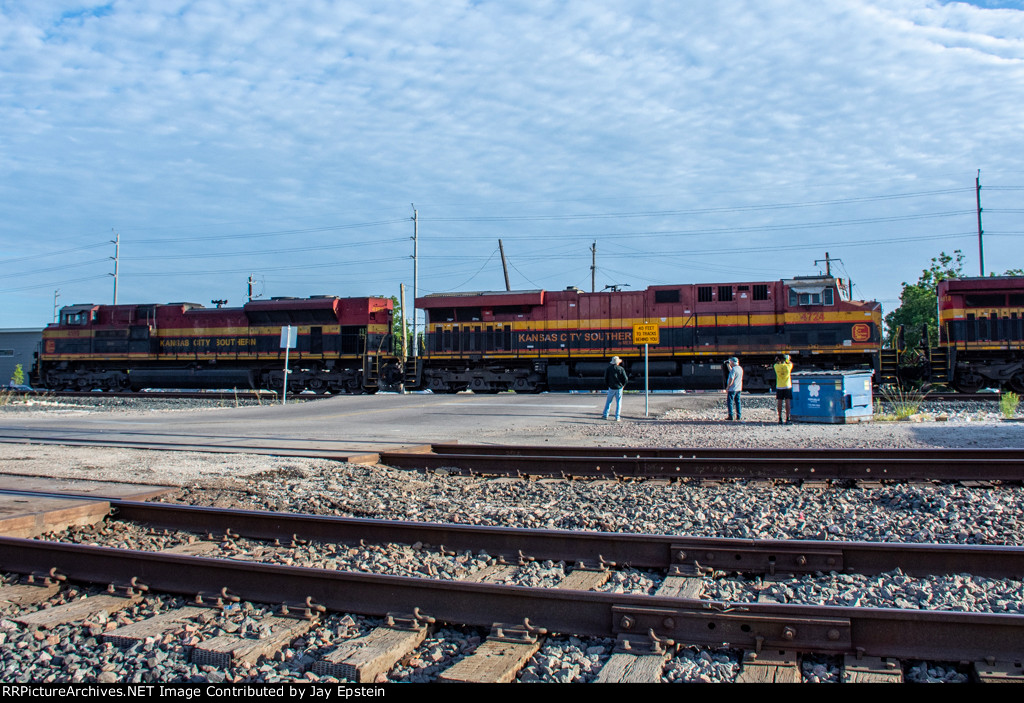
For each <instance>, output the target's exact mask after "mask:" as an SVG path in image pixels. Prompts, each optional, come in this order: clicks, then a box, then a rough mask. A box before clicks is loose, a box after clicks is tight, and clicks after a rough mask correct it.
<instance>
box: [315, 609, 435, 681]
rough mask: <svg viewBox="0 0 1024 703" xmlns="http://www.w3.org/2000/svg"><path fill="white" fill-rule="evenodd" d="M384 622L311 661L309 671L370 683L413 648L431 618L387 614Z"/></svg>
mask: <svg viewBox="0 0 1024 703" xmlns="http://www.w3.org/2000/svg"><path fill="white" fill-rule="evenodd" d="M386 623H387V624H386V625H385V626H383V627H378V628H375V629H374V630H372V631H371V632H370V633H369V634H366V635H364V636H362V637H356V638H354V639H351V640H348V641H347V642H344V643H342V644H341V646H339V647H338V648H337V649H335V650H333V651H332V652H330V653H328V654H327V655H326V656H325V657H324V658H323V659H321V660H320V661H318V662H316V663H315V664H313V673H314V674H316V675H318V676H334V677H335V678H339V679H344V680H346V681H355V682H357V683H374V682H375V681H377V678H378V677H379V676H382V675H383V674H386V673H387V672H388V671H390V670H391V669H392V668H393V667H394V666H395V664H397V663H398V662H399V661H400V660H401V659H402V658H403V657H405V656H406V655H407V654H409V653H410V652H412V651H413V650H414V649H416V648H417V647H418V646H420V644H421V643H422V642H423V640H424V639H426V637H427V635H428V634H429V633H430V631H431V625H432V623H433V618H423V617H422V616H419V614H418V613H416V614H413V615H396V614H391V615H388V617H387V621H386Z"/></svg>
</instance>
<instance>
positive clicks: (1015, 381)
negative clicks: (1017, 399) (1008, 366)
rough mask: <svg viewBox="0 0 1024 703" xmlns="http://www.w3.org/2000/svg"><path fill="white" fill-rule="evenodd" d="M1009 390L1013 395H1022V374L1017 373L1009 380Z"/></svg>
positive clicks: (1023, 379) (1023, 381) (1023, 387)
mask: <svg viewBox="0 0 1024 703" xmlns="http://www.w3.org/2000/svg"><path fill="white" fill-rule="evenodd" d="M1009 385H1010V390H1012V391H1013V392H1014V393H1020V394H1021V395H1024V372H1021V373H1018V374H1016V375H1015V376H1013V377H1011V378H1010V383H1009Z"/></svg>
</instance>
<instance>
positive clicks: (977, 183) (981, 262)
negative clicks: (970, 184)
mask: <svg viewBox="0 0 1024 703" xmlns="http://www.w3.org/2000/svg"><path fill="white" fill-rule="evenodd" d="M974 198H975V202H976V203H977V207H978V266H979V267H980V270H981V275H982V276H984V275H985V247H984V246H983V244H982V241H981V235H982V229H981V169H980V168H979V169H978V177H977V178H975V179H974Z"/></svg>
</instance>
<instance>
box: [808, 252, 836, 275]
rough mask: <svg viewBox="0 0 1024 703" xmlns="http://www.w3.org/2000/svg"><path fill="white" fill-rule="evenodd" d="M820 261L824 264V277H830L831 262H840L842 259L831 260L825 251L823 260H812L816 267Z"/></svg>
mask: <svg viewBox="0 0 1024 703" xmlns="http://www.w3.org/2000/svg"><path fill="white" fill-rule="evenodd" d="M822 261H824V262H825V275H826V276H831V275H832V262H833V261H842V259H833V258H831V257H830V256H829V255H828V252H827V251H826V252H825V258H824V259H815V260H814V265H815V266H817V265H818V264H820V263H821V262H822Z"/></svg>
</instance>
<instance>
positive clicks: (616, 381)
mask: <svg viewBox="0 0 1024 703" xmlns="http://www.w3.org/2000/svg"><path fill="white" fill-rule="evenodd" d="M604 383H605V385H606V386H608V397H607V398H606V399H605V401H604V414H603V415H602V416H601V418H602V419H604V420H607V419H608V411H609V410H610V409H611V407H612V399H614V400H615V422H618V421H619V415H620V411H621V410H622V389H623V388H625V387H626V384H627V383H629V374H628V373H626V369H624V368H622V359H620V358H619V357H617V356H613V357H612V361H611V363H610V364H608V368H607V369H605V371H604Z"/></svg>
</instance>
